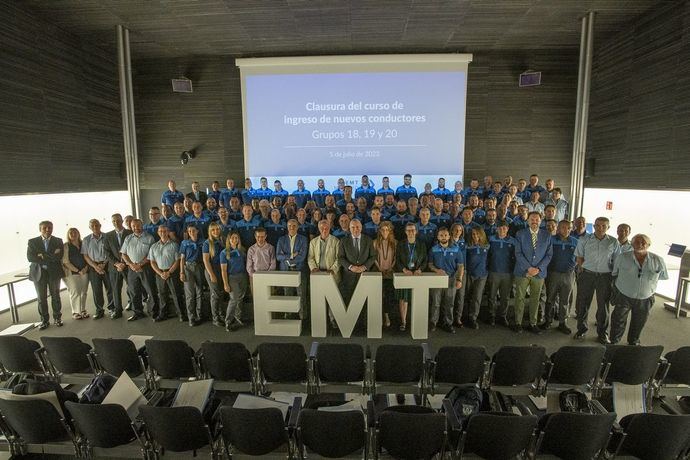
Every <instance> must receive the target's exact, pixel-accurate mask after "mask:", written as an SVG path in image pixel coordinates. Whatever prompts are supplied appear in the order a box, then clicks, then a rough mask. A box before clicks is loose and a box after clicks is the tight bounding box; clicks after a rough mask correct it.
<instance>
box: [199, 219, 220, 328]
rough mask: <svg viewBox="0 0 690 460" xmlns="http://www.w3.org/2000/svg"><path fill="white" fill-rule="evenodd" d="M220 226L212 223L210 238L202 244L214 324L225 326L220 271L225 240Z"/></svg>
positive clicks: (209, 232)
mask: <svg viewBox="0 0 690 460" xmlns="http://www.w3.org/2000/svg"><path fill="white" fill-rule="evenodd" d="M221 238H222V235H221V232H220V226H219V225H218V224H216V223H212V224H211V225H209V227H208V239H207V240H206V241H204V244H203V245H202V246H201V253H202V257H203V261H204V268H205V275H206V282H207V283H208V288H209V291H210V292H211V317H212V319H213V325H214V326H219V327H222V326H225V321H224V320H223V318H224V316H225V315H224V313H225V312H224V311H222V307H221V299H222V298H223V285H222V284H221V283H222V282H223V278H222V277H221V273H220V253H221V251H222V250H223V247H224V245H223V242H222V240H221Z"/></svg>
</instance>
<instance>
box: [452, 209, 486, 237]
mask: <svg viewBox="0 0 690 460" xmlns="http://www.w3.org/2000/svg"><path fill="white" fill-rule="evenodd" d="M460 217H461V219H460V222H458V223H459V224H460V225H462V227H463V230H464V234H465V240H467V241H468V242H469V238H470V232H471V231H472V229H473V228H481V225H479V224H478V223H476V222H475V221H474V219H473V217H474V213H473V212H472V208H469V207H465V208H463V210H462V213H461V214H460Z"/></svg>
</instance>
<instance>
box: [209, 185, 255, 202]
mask: <svg viewBox="0 0 690 460" xmlns="http://www.w3.org/2000/svg"><path fill="white" fill-rule="evenodd" d="M251 183H252V181H249V190H251ZM225 185H226V188H224V189H223V190H221V191H220V198H219V199H218V205H219V206H223V207H224V208H229V207H230V200H231V199H232V198H233V197H237V198H238V199H241V198H242V196H241V194H240V192H239V191H238V190H237V189H236V188H235V181H234V180H233V179H228V180H226V181H225ZM209 195H210V194H209ZM250 199H251V198H250Z"/></svg>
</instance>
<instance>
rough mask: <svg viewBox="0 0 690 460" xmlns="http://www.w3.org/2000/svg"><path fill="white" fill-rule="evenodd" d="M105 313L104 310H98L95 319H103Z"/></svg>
mask: <svg viewBox="0 0 690 460" xmlns="http://www.w3.org/2000/svg"><path fill="white" fill-rule="evenodd" d="M103 316H104V313H103V312H102V311H97V312H96V314H95V315H93V319H101V318H103Z"/></svg>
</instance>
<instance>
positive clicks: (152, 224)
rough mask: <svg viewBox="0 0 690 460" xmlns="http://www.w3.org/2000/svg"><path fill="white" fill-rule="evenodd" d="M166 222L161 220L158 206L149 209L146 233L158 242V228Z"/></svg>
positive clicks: (145, 226) (145, 227)
mask: <svg viewBox="0 0 690 460" xmlns="http://www.w3.org/2000/svg"><path fill="white" fill-rule="evenodd" d="M164 223H165V221H164V220H163V219H162V218H161V210H160V208H159V207H158V206H151V209H149V223H147V224H146V225H144V231H145V232H146V233H149V234H150V235H151V236H153V239H154V240H156V241H158V240H159V239H160V236H158V227H160V226H161V225H163V224H164Z"/></svg>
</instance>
